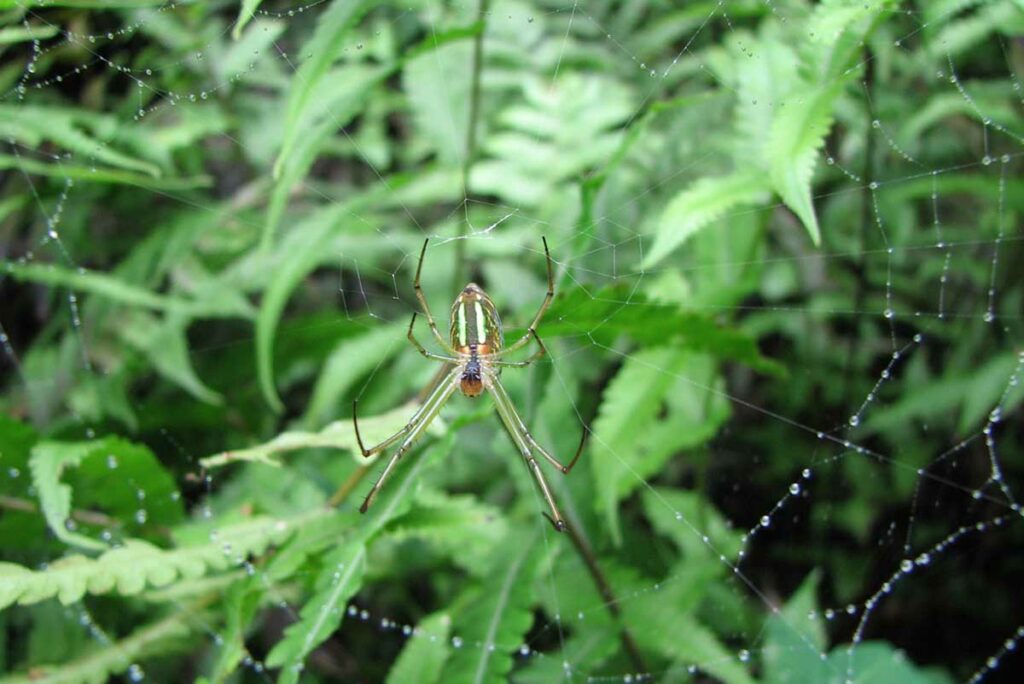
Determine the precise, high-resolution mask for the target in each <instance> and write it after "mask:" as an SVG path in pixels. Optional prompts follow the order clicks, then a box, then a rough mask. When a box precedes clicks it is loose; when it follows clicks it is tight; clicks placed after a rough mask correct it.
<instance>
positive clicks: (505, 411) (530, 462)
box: [491, 378, 565, 532]
mask: <svg viewBox="0 0 1024 684" xmlns="http://www.w3.org/2000/svg"><path fill="white" fill-rule="evenodd" d="M496 386H498V382H497V378H494V379H493V380H492V382H491V389H492V392H491V398H492V399H494V405H495V407H496V408H497V409H498V416H499V417H500V418H501V422H502V423H503V424H504V426H505V429H506V430H507V431H508V434H509V436H510V437H512V441H513V443H515V445H516V448H517V449H519V453H520V454H522V457H523V460H525V461H526V467H527V468H529V469H530V474H531V475H533V479H534V480H535V481H536V482H537V486H538V487H540V491H541V494H542V495H543V496H544V500H545V501H546V502H547V504H548V508H550V509H551V515H550V516H548V515H547V514H546V513H545V514H544V515H545V517H546V518H547V519H548V520H550V521H551V524H552V525H553V526H554V528H555V529H556V530H557V531H559V532H563V531H565V521H564V520H563V519H562V514H561V513H559V512H558V505H557V504H556V503H555V497H554V496H553V495H552V494H551V488H550V487H549V486H548V481H547V480H546V479H545V478H544V473H543V472H542V471H541V469H540V464H539V463H537V459H535V458H534V457H533V454H532V453H531V452H530V444H529V442H530V441H532V440H528V439H527V438H526V433H525V431H524V430H523V428H522V425H521V421H518V416H516V415H515V409H514V408H513V407H512V404H511V403H510V402H509V401H508V395H507V394H505V393H504V392H501V393H498V392H494V391H493V389H494V387H496Z"/></svg>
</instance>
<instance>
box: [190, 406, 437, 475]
mask: <svg viewBox="0 0 1024 684" xmlns="http://www.w3.org/2000/svg"><path fill="white" fill-rule="evenodd" d="M414 410H415V406H413V405H411V404H409V405H405V406H400V407H398V408H396V409H394V410H392V411H388V412H387V413H382V414H380V415H377V416H367V417H366V418H360V420H359V430H360V433H361V434H362V436H363V439H364V440H366V442H367V443H368V444H369V443H375V442H376V441H379V440H378V435H379V436H380V439H383V438H384V437H386V436H387V435H389V434H393V433H394V432H396V431H397V430H398V429H399V428H401V427H402V426H404V425H405V423H406V422H407V421H408V420H409V416H410V415H412V413H413V411H414ZM439 421H440V419H437V420H435V421H434V424H433V425H431V426H430V428H428V430H430V431H431V432H436V433H440V426H441V423H440V422H439ZM313 448H322V449H345V450H346V451H350V452H353V453H357V450H358V445H357V443H356V433H355V427H354V426H353V424H352V420H351V419H349V418H346V419H344V420H338V421H335V422H333V423H331V424H330V425H327V426H326V427H324V429H323V430H320V431H319V432H299V431H294V432H291V431H290V432H282V433H281V434H279V435H278V436H277V437H274V438H273V439H272V440H270V441H269V442H264V443H263V444H257V445H256V446H251V447H248V448H246V449H235V450H233V451H224V452H222V453H219V454H215V455H213V456H208V457H206V458H204V459H202V460H201V461H200V465H202V466H203V467H204V468H219V467H221V466H224V465H227V464H228V463H234V462H236V461H250V462H253V463H263V464H264V465H270V466H279V465H281V463H280V462H279V461H278V460H277V456H278V455H279V454H286V453H290V452H292V451H297V450H299V449H313ZM360 458H362V456H360Z"/></svg>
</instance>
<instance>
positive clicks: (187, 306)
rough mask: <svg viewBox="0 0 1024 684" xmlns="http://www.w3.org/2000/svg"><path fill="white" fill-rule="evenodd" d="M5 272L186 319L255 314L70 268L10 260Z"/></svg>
mask: <svg viewBox="0 0 1024 684" xmlns="http://www.w3.org/2000/svg"><path fill="white" fill-rule="evenodd" d="M3 272H4V273H6V274H7V275H9V276H11V277H12V278H14V279H16V280H24V281H29V282H34V283H40V284H42V285H54V286H58V287H67V288H68V289H71V290H76V291H79V292H88V293H89V294H94V295H96V296H98V297H103V298H105V299H109V300H111V301H114V302H117V303H118V304H124V305H126V306H135V307H140V308H143V309H153V310H155V311H165V312H167V313H173V314H178V315H181V316H183V317H186V318H204V317H209V318H214V317H217V318H219V317H238V318H251V317H252V315H253V314H252V311H251V310H250V308H249V306H248V305H247V304H244V303H243V302H239V301H223V300H214V301H206V300H203V299H195V300H193V299H183V298H181V297H174V296H169V295H160V294H156V293H154V292H151V291H150V290H147V289H145V288H141V287H139V286H137V285H133V284H131V283H127V282H124V281H123V280H119V279H117V278H115V277H113V276H110V275H107V274H106V273H102V272H100V271H89V270H86V269H84V268H79V269H69V268H64V267H61V266H55V265H53V264H43V263H35V262H32V263H12V262H10V261H7V262H4V263H3Z"/></svg>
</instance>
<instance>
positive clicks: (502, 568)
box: [442, 528, 545, 684]
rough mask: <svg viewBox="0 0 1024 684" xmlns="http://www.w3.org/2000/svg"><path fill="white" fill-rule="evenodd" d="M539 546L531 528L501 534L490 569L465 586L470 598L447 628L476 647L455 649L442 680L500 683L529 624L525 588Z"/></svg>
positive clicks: (540, 551) (529, 583)
mask: <svg viewBox="0 0 1024 684" xmlns="http://www.w3.org/2000/svg"><path fill="white" fill-rule="evenodd" d="M544 550H545V545H544V542H543V540H542V539H541V538H540V537H539V535H537V534H536V528H533V529H532V530H531V531H522V530H516V531H513V532H512V534H511V536H509V537H506V538H505V540H504V543H503V544H501V546H499V548H498V550H497V551H496V553H495V556H494V559H493V560H494V563H493V565H492V570H491V573H490V574H489V575H488V576H487V577H485V578H484V579H483V580H482V582H481V584H480V586H479V587H478V588H476V589H475V590H471V592H472V597H473V599H472V600H470V601H468V602H467V607H466V609H465V611H464V612H462V613H461V614H459V615H457V616H456V617H455V627H454V629H453V632H454V633H455V634H457V635H458V636H459V637H460V638H461V639H463V641H464V642H468V643H470V644H479V646H477V647H474V648H468V647H467V648H460V649H455V650H454V651H453V652H452V654H451V656H450V657H449V659H448V663H447V665H446V666H445V669H444V675H443V677H442V680H443V681H446V682H471V683H472V684H484V682H504V681H506V679H507V676H508V673H509V671H510V670H511V669H512V653H513V651H514V650H515V649H516V648H517V646H518V644H521V643H523V640H524V638H525V636H526V632H527V630H528V629H529V628H530V625H531V624H533V613H532V611H531V608H532V604H533V592H532V590H531V587H532V586H533V580H534V576H535V575H536V573H537V568H538V566H539V563H540V559H541V556H542V555H543V553H544Z"/></svg>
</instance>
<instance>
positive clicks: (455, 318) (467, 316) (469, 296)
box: [451, 283, 505, 356]
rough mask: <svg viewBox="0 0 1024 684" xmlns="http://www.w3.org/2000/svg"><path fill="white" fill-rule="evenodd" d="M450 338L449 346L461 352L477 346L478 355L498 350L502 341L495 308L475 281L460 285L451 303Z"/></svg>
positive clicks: (502, 337)
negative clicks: (457, 294)
mask: <svg viewBox="0 0 1024 684" xmlns="http://www.w3.org/2000/svg"><path fill="white" fill-rule="evenodd" d="M451 340H452V347H454V348H455V349H457V350H459V351H460V352H463V353H467V352H468V350H469V347H471V346H474V345H475V346H477V347H479V353H480V355H481V356H483V355H486V354H493V353H495V352H498V351H500V350H501V348H502V346H503V345H504V343H505V336H504V334H503V333H502V330H501V319H500V318H499V317H498V310H497V309H496V308H495V307H494V303H493V302H492V301H491V298H490V297H488V296H487V293H486V292H484V291H483V288H481V287H480V286H479V285H477V284H476V283H469V284H468V285H466V287H464V288H462V292H460V293H459V296H458V297H456V298H455V301H454V302H453V303H452V325H451Z"/></svg>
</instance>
